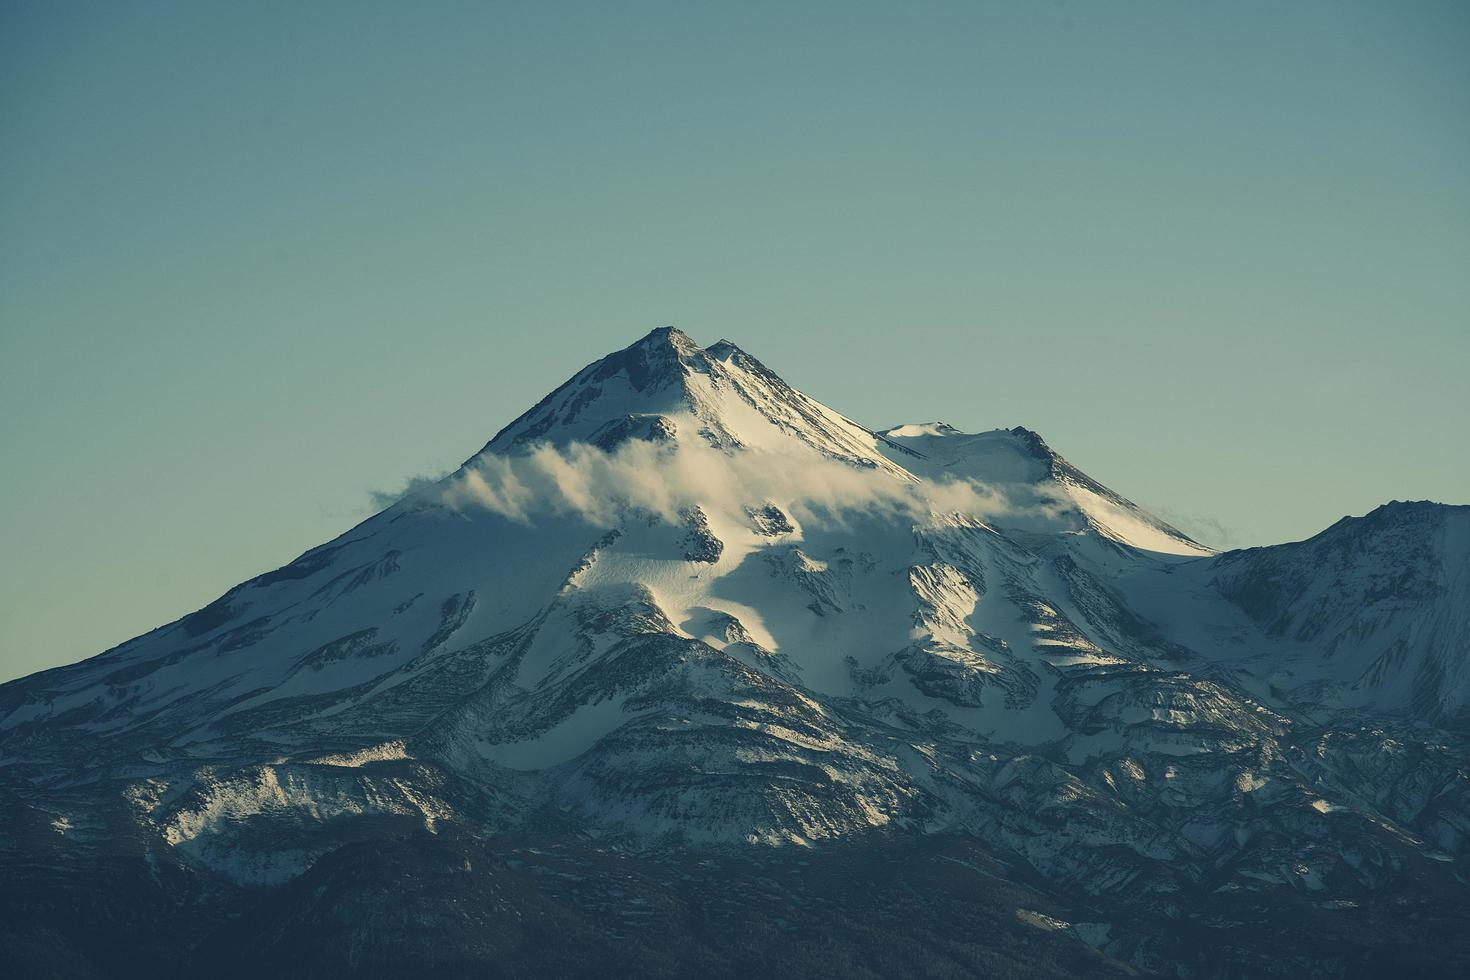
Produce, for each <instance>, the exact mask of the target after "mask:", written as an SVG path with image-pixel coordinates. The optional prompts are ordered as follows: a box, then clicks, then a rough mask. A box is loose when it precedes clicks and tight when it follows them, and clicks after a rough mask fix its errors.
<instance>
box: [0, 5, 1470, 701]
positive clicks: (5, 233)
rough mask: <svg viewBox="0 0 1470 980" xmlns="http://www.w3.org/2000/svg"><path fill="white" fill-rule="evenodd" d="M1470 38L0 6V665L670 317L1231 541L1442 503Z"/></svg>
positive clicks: (256, 555)
mask: <svg viewBox="0 0 1470 980" xmlns="http://www.w3.org/2000/svg"><path fill="white" fill-rule="evenodd" d="M1467 53H1470V4H1465V3H1461V2H1450V3H1443V4H1434V3H1416V2H1404V0H1393V2H1389V0H1385V2H1382V3H1343V2H1330V3H1312V2H1295V3H1290V4H1282V3H1279V2H1263V3H1250V2H1240V3H1181V2H1161V3H1134V2H1128V3H1111V4H1096V3H1075V2H1074V3H1070V4H1069V3H1061V2H1043V3H1021V2H1015V3H993V4H985V3H955V4H932V5H931V4H902V5H900V4H894V3H885V4H862V3H854V2H851V0H847V2H840V3H830V4H829V3H816V2H796V3H789V2H788V3H759V2H741V3H738V4H735V3H731V4H703V3H688V2H684V3H670V4H666V5H654V4H636V5H628V4H605V3H597V4H585V5H581V4H567V3H555V4H548V3H542V2H527V3H464V4H458V3H429V4H399V3H385V4H373V3H367V2H361V0H358V2H351V3H341V4H331V3H302V2H300V0H293V2H288V3H267V2H253V3H233V4H220V3H210V2H200V0H189V2H181V3H149V2H129V3H112V2H99V3H76V2H69V0H43V2H38V3H25V2H19V0H9V2H7V3H5V4H4V5H3V6H0V414H3V418H4V425H3V426H0V460H3V463H0V542H3V544H0V679H4V678H8V677H12V676H17V675H20V674H24V673H28V672H30V671H33V670H36V669H40V668H42V667H47V666H53V665H56V664H60V663H64V662H69V661H73V660H76V659H80V658H81V657H84V656H87V655H90V654H93V653H96V652H98V651H100V650H101V649H103V648H105V647H107V646H110V645H112V644H114V643H116V642H120V641H122V640H124V639H126V638H128V637H130V636H132V635H134V634H137V633H139V632H142V631H144V630H147V629H150V628H152V627H154V626H156V625H159V624H161V623H163V622H166V621H169V620H172V619H174V618H176V617H177V616H179V615H181V614H183V613H186V612H188V611H190V610H193V609H195V608H197V607H199V606H201V605H203V604H204V603H206V602H208V601H209V600H211V599H212V598H214V597H215V596H217V595H218V594H219V593H221V592H222V591H224V590H225V589H226V588H228V587H229V586H231V585H233V584H234V583H236V582H238V581H240V580H242V579H244V578H247V577H249V576H251V575H253V574H256V573H258V572H260V571H263V570H265V569H268V568H273V567H275V566H278V565H280V564H282V563H284V562H286V561H288V560H289V559H291V558H292V557H294V556H295V555H297V554H298V553H300V552H301V551H303V550H305V549H306V548H308V547H310V546H312V545H315V544H317V543H320V542H321V541H324V540H326V539H328V538H330V537H332V536H334V535H336V534H338V533H340V532H341V531H343V530H345V529H346V528H348V527H349V526H351V525H352V524H354V523H355V522H357V521H358V520H360V519H362V518H363V517H365V516H366V515H367V514H368V512H369V501H370V496H369V491H370V490H373V489H391V488H394V487H397V486H401V485H402V484H403V483H404V481H405V480H406V479H407V478H408V477H410V476H412V475H415V474H420V473H433V472H438V471H441V470H443V469H445V468H448V467H452V466H454V465H455V464H457V463H458V462H459V461H461V460H462V459H463V458H464V457H466V456H467V455H469V454H470V453H472V452H473V451H474V450H476V449H478V448H479V446H480V445H481V444H482V443H483V442H484V441H485V440H486V439H487V438H489V436H490V435H492V434H493V433H494V432H495V431H496V430H497V429H498V428H499V427H500V426H501V425H503V424H504V423H505V422H507V421H509V420H510V419H511V418H512V417H514V416H515V415H517V414H519V413H520V412H521V411H523V410H524V409H525V408H527V407H529V406H530V405H531V404H532V403H533V402H535V401H536V400H537V399H538V398H539V397H540V396H541V395H543V394H545V393H546V392H547V391H548V390H550V389H551V388H552V387H554V386H555V385H556V384H558V383H560V382H561V381H562V380H564V379H565V378H566V377H567V376H568V375H570V374H571V373H572V372H574V371H575V370H576V369H578V368H580V367H581V366H582V365H583V364H585V363H586V362H588V361H590V360H592V359H594V358H596V357H598V356H600V355H602V354H604V353H606V352H607V351H609V350H612V349H615V348H618V347H622V346H624V345H626V344H627V343H630V342H631V341H632V340H634V339H636V338H637V337H638V336H640V335H641V334H643V333H645V332H646V331H647V330H648V329H650V328H652V327H655V326H658V325H661V324H675V325H678V326H679V327H681V328H683V329H684V330H686V331H687V332H688V333H690V334H691V335H692V336H693V337H694V338H695V339H696V340H698V341H700V342H701V343H705V344H708V343H712V342H713V341H715V340H717V339H719V338H720V337H722V336H723V337H729V338H730V339H732V340H734V341H735V342H737V343H739V344H740V345H741V346H742V347H744V348H745V349H747V350H749V351H750V352H751V353H753V354H755V355H756V356H758V357H760V358H761V359H763V360H764V361H766V363H767V364H768V365H769V366H771V367H772V368H773V369H775V370H776V371H777V372H779V373H780V374H782V375H783V376H784V377H785V378H786V379H787V380H788V381H790V382H791V383H792V384H795V385H797V386H798V387H800V388H802V389H804V390H806V391H807V392H808V393H810V394H812V395H813V396H815V397H817V398H819V399H821V400H822V401H825V402H827V403H828V404H830V405H832V406H833V407H835V408H837V409H839V410H841V411H843V412H845V413H846V414H848V415H850V416H852V417H853V418H855V419H857V420H858V421H860V422H863V423H865V424H867V425H870V426H873V427H882V426H888V425H892V424H896V423H898V422H902V421H913V420H935V419H942V420H945V421H948V422H951V423H952V424H955V425H957V426H960V427H961V428H965V429H971V430H978V429H986V428H993V427H996V426H1011V425H1017V424H1022V425H1026V426H1027V427H1029V428H1033V429H1036V430H1038V431H1039V432H1041V433H1042V434H1043V435H1044V436H1045V437H1046V438H1047V440H1048V441H1049V442H1050V443H1051V444H1052V445H1053V447H1055V448H1056V449H1057V450H1058V451H1060V452H1061V453H1063V454H1064V455H1066V456H1067V457H1068V458H1069V459H1071V460H1072V461H1073V462H1074V463H1076V464H1077V465H1078V466H1080V467H1081V468H1082V469H1084V470H1085V471H1087V472H1089V473H1090V474H1092V475H1093V476H1095V477H1096V478H1098V479H1100V480H1102V481H1103V482H1104V483H1107V484H1109V485H1111V486H1112V487H1114V488H1115V489H1117V490H1119V491H1120V492H1122V493H1124V494H1125V495H1127V496H1130V497H1132V498H1133V499H1135V500H1137V501H1139V502H1141V503H1144V504H1146V505H1148V506H1151V507H1154V508H1155V509H1157V510H1158V511H1159V512H1161V513H1163V514H1164V515H1165V516H1167V517H1170V518H1173V519H1175V520H1177V521H1179V522H1180V523H1181V524H1182V525H1184V526H1185V527H1186V528H1190V529H1194V530H1196V531H1198V533H1200V535H1201V536H1202V537H1204V538H1205V539H1206V540H1209V541H1210V542H1211V543H1214V544H1236V545H1248V544H1263V543H1270V542H1276V541H1282V540H1289V539H1297V538H1301V537H1305V536H1307V535H1310V534H1312V533H1314V532H1316V531H1317V530H1319V529H1321V528H1322V527H1324V526H1326V525H1328V524H1330V523H1331V522H1332V521H1334V520H1336V519H1337V518H1339V517H1341V516H1342V515H1344V514H1361V513H1364V512H1366V511H1367V510H1369V509H1371V508H1372V507H1374V506H1375V505H1377V504H1378V503H1381V502H1383V501H1386V500H1389V499H1393V498H1400V499H1403V498H1425V497H1427V498H1431V499H1436V500H1442V501H1447V502H1457V503H1465V502H1470V452H1467V451H1466V445H1467V436H1466V431H1467V422H1470V56H1467ZM1211 522H1214V523H1215V524H1217V525H1219V527H1215V526H1214V525H1212V524H1211ZM1220 528H1223V529H1224V530H1223V531H1222V530H1221V529H1220Z"/></svg>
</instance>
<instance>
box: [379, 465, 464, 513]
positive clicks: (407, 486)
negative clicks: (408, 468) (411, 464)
mask: <svg viewBox="0 0 1470 980" xmlns="http://www.w3.org/2000/svg"><path fill="white" fill-rule="evenodd" d="M448 475H449V473H448V472H443V473H440V474H439V475H438V476H414V477H409V478H408V480H407V481H406V482H405V483H404V484H403V486H402V488H400V489H398V490H369V491H368V499H369V500H371V501H372V504H373V509H374V510H385V509H387V508H389V507H392V506H393V505H394V504H396V503H398V501H400V500H402V499H403V498H404V497H407V496H408V495H409V494H412V493H418V492H419V491H420V490H426V489H428V488H429V487H432V486H433V485H434V484H436V483H438V482H439V481H440V480H442V479H444V478H445V477H446V476H448Z"/></svg>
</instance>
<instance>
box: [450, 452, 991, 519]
mask: <svg viewBox="0 0 1470 980" xmlns="http://www.w3.org/2000/svg"><path fill="white" fill-rule="evenodd" d="M442 499H443V502H444V503H445V504H447V505H449V506H451V507H455V508H460V509H463V508H468V507H484V508H487V509H489V510H491V511H494V512H495V513H497V514H500V515H502V516H504V517H506V518H509V519H510V520H513V521H517V522H521V523H534V522H535V520H536V519H537V518H538V517H540V516H543V515H547V516H555V515H568V514H572V515H577V516H579V517H581V518H582V519H584V520H586V521H588V522H589V523H592V524H595V525H598V526H605V527H611V526H613V525H615V524H616V523H617V522H618V521H619V519H620V518H621V516H622V515H623V514H624V513H625V512H626V511H627V510H629V509H632V508H636V509H639V510H642V511H645V512H649V513H652V514H654V515H657V516H658V517H660V518H662V519H664V520H667V521H670V522H678V521H679V520H680V516H679V515H680V512H681V511H684V510H686V509H688V508H691V507H695V506H698V507H701V508H703V509H704V510H705V511H707V512H711V513H713V512H721V513H728V514H738V513H740V512H741V511H743V509H744V508H745V507H748V506H758V505H762V504H765V503H774V504H776V505H777V506H779V507H781V508H782V509H784V510H787V511H788V512H790V513H792V514H794V515H795V516H796V517H797V518H798V519H802V518H803V517H809V516H812V515H814V514H818V513H822V514H824V515H826V516H828V517H829V518H835V519H838V520H840V519H841V518H842V515H844V514H846V513H852V512H880V513H886V514H892V515H903V516H906V517H910V518H913V519H919V520H922V519H925V518H928V517H930V516H932V515H934V514H936V513H950V512H955V511H958V512H961V513H964V514H967V515H970V516H974V517H978V518H980V519H987V518H992V517H996V516H1000V515H1002V514H1004V513H1006V512H1007V511H1008V510H1009V509H1010V507H1009V504H1008V503H1007V501H1006V500H1005V498H1003V497H1002V496H1001V495H1000V494H999V493H998V492H996V491H994V490H992V489H989V488H987V487H984V486H981V485H979V484H977V483H974V482H971V481H967V480H946V481H942V482H932V481H915V482H905V481H903V480H901V479H898V478H896V477H895V476H894V475H893V474H891V473H888V472H884V471H881V470H875V469H866V468H863V467H859V466H853V465H850V464H847V463H843V462H839V461H837V460H831V459H827V458H825V457H822V456H819V455H817V454H815V453H813V452H811V451H809V450H806V449H805V447H796V448H794V449H793V450H792V451H789V452H787V451H777V450H771V449H762V448H753V447H752V448H746V449H743V450H740V451H738V452H733V453H732V452H726V451H723V450H720V449H716V448H714V447H711V446H708V445H705V444H703V443H699V442H693V441H691V442H689V443H684V444H679V445H677V446H671V445H668V444H659V443H652V442H645V441H642V440H634V441H629V442H627V443H624V444H623V445H622V446H620V447H618V448H617V449H616V450H614V451H612V452H606V451H604V450H602V449H599V448H597V447H594V446H589V445H586V444H579V443H574V444H572V445H569V446H566V447H563V448H558V447H555V446H551V445H546V444H543V445H540V446H537V447H536V448H534V449H532V450H531V451H530V452H529V453H526V454H525V455H517V456H498V455H489V456H484V457H481V458H480V459H478V460H476V461H474V462H473V463H472V464H471V465H469V466H467V467H466V468H465V469H464V470H462V471H461V472H460V473H458V474H456V475H455V476H454V477H453V478H451V479H450V481H449V482H448V483H447V485H446V486H445V488H444V490H443V498H442Z"/></svg>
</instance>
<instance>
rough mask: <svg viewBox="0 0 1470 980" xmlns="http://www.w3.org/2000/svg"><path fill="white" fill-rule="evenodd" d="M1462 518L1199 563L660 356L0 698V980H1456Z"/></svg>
mask: <svg viewBox="0 0 1470 980" xmlns="http://www.w3.org/2000/svg"><path fill="white" fill-rule="evenodd" d="M1467 734H1470V507H1467V506H1445V505H1441V504H1435V503H1426V502H1412V503H1404V502H1393V503H1388V504H1385V505H1383V506H1382V507H1379V508H1378V509H1377V510H1375V511H1373V512H1372V513H1370V514H1368V515H1366V516H1363V517H1347V518H1343V519H1342V520H1341V521H1339V522H1338V523H1336V524H1334V525H1332V526H1331V527H1329V528H1327V529H1326V530H1324V531H1323V532H1322V533H1320V534H1318V535H1317V536H1316V537H1313V538H1311V539H1309V540H1306V541H1300V542H1295V543H1291V544H1283V545H1277V546H1274V547H1267V548H1252V549H1247V550H1243V551H1231V552H1226V553H1218V554H1217V553H1215V552H1214V551H1212V550H1211V549H1209V548H1207V547H1204V546H1202V545H1200V544H1198V543H1197V542H1195V541H1193V540H1191V539H1190V538H1189V537H1188V536H1187V535H1186V534H1184V533H1182V532H1180V531H1179V530H1177V529H1175V528H1173V527H1171V526H1170V525H1169V524H1167V523H1165V522H1164V521H1162V520H1160V519H1158V518H1157V517H1155V516H1153V515H1151V514H1149V513H1147V512H1146V511H1144V510H1143V509H1141V508H1140V507H1138V506H1136V505H1134V504H1133V503H1131V502H1129V501H1128V500H1127V499H1125V498H1124V497H1123V496H1121V495H1119V494H1118V493H1116V492H1114V491H1113V490H1110V489H1108V488H1107V487H1106V486H1104V485H1103V484H1101V483H1099V482H1097V481H1096V480H1094V479H1093V478H1092V477H1090V476H1088V475H1086V474H1084V473H1082V472H1080V471H1078V470H1077V469H1076V468H1075V467H1073V466H1072V465H1071V464H1069V463H1068V462H1067V461H1066V460H1065V459H1063V458H1061V457H1060V456H1058V455H1057V454H1056V453H1055V452H1053V451H1052V450H1051V448H1049V447H1048V445H1047V444H1046V442H1045V441H1043V439H1042V438H1041V437H1040V436H1039V435H1037V434H1036V433H1034V432H1030V431H1028V430H1026V429H1022V428H1012V429H996V430H994V431H989V432H981V433H978V434H971V433H965V432H961V431H959V430H957V429H955V428H952V427H950V426H948V425H945V424H941V423H912V424H905V425H899V426H897V427H895V428H890V429H886V430H882V431H874V430H870V429H867V428H865V427H863V426H862V425H859V424H857V423H855V422H853V421H851V420H849V419H848V418H846V417H844V416H843V415H841V414H840V413H838V412H836V411H834V410H833V409H830V408H827V407H826V406H824V405H822V404H819V403H818V402H816V401H814V400H812V399H811V398H808V397H807V396H805V395H803V394H802V393H801V392H799V391H796V390H795V389H793V388H791V387H790V386H788V385H787V384H786V383H785V382H783V381H782V380H781V378H779V377H778V376H777V375H776V374H774V373H773V372H772V371H771V370H770V369H768V368H766V367H765V366H764V365H763V364H762V363H761V362H759V361H757V360H756V359H755V358H754V357H752V356H751V355H750V354H747V353H745V352H744V351H742V350H741V349H740V348H738V347H736V346H735V345H734V344H732V343H729V342H727V341H720V342H719V343H717V344H714V345H713V346H710V347H705V348H701V347H699V346H698V345H697V344H696V343H695V342H694V341H692V340H691V339H690V338H689V337H687V336H686V335H684V334H683V333H680V332H679V331H677V330H674V329H672V328H663V329H659V330H655V331H653V332H652V333H650V334H649V335H648V336H646V337H644V338H643V339H641V340H639V341H638V342H637V343H635V344H633V345H632V346H630V347H628V348H627V349H625V350H622V351H619V352H617V353H614V354H611V355H609V356H607V357H605V358H603V359H601V360H599V361H597V362H595V363H593V364H591V365H589V366H587V367H586V368H584V369H582V370H581V371H580V372H578V373H577V374H576V375H574V376H573V377H572V378H571V379H570V380H569V381H567V382H566V383H565V384H564V385H562V386H561V387H560V388H558V389H556V390H555V391H554V392H552V393H551V394H550V395H548V396H547V397H546V398H545V399H543V400H542V401H541V402H540V403H539V404H537V405H536V406H534V407H533V408H531V409H530V411H528V412H526V413H525V414H524V415H522V416H521V417H520V418H518V419H516V420H515V421H513V422H511V423H510V425H508V426H506V427H505V428H504V429H502V430H501V431H500V432H499V433H498V434H497V435H496V436H495V437H494V438H493V439H491V440H490V442H489V443H488V444H486V445H485V447H484V448H483V449H481V450H480V451H479V452H477V453H475V454H474V455H473V456H472V457H470V458H469V460H467V461H466V462H465V463H464V464H463V465H462V466H460V467H459V468H458V469H457V470H456V471H455V472H453V473H452V474H451V475H449V476H448V477H446V478H444V479H443V480H441V481H439V482H438V483H436V484H434V485H433V486H430V487H426V488H423V489H419V490H416V491H415V492H412V493H410V494H409V495H408V496H406V497H405V498H404V499H402V500H400V501H398V502H397V503H395V504H393V505H392V506H390V507H388V508H387V509H386V510H383V511H382V512H381V513H378V514H376V515H375V516H373V517H371V518H369V519H368V520H366V521H364V522H363V523H361V524H359V525H358V526H357V527H354V528H353V529H352V530H350V531H348V532H347V533H345V534H343V535H342V536H341V537H339V538H337V539H336V540H334V541H331V542H328V543H326V544H324V545H321V546H320V547H317V548H314V549H312V550H310V551H308V552H306V553H305V554H303V555H302V556H301V557H299V558H297V559H296V560H295V561H293V562H291V563H290V564H288V565H285V566H284V567H282V568H279V569H277V570H275V571H272V572H269V573H267V574H264V575H261V576H259V577H258V578H254V579H252V580H250V581H248V582H244V583H242V584H240V585H238V586H236V587H235V588H233V589H231V590H230V591H228V592H226V593H225V594H224V595H222V596H220V597H219V598H218V599H217V600H215V601H214V602H212V603H210V604H209V605H208V606H205V607H204V608H203V609H200V610H199V611H197V612H194V613H192V614H190V615H188V616H185V617H184V618H182V619H180V620H178V621H177V622H174V623H170V624H168V625H166V626H162V627H160V628H158V629H156V630H154V631H153V632H151V633H148V634H146V635H144V636H140V637H137V638H136V639H132V640H129V641H128V642H126V643H123V644H121V645H120V646H117V647H114V648H113V649H111V650H108V651H106V652H104V653H101V654H99V655H98V656H95V657H93V658H91V659H89V660H86V661H83V662H81V663H78V664H74V665H71V666H67V667H61V668H57V669H55V670H48V671H44V672H42V673H39V674H35V675H33V676H31V677H27V678H24V679H21V680H17V681H14V682H11V683H9V684H5V685H3V686H0V814H3V821H0V871H3V875H0V972H3V973H4V975H6V976H11V977H23V976H57V977H132V976H148V977H170V976H179V977H182V976H200V975H213V976H250V977H262V976H274V977H305V976H323V975H357V976H434V975H442V976H469V975H474V976H516V977H522V976H523V977H558V976H586V975H593V976H638V977H676V976H706V977H746V976H826V977H838V976H841V977H893V976H928V977H945V978H954V977H1060V976H1067V977H1073V976H1079V977H1094V976H1096V977H1113V976H1166V977H1257V976H1281V977H1342V976H1381V975H1389V974H1392V975H1399V976H1404V975H1409V976H1465V975H1467V973H1470V930H1467V928H1466V926H1467V925H1470V882H1467V880H1466V875H1467V873H1470V846H1467V843H1470V777H1467V771H1470V738H1467Z"/></svg>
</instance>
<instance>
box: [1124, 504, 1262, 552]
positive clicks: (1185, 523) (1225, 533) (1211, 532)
mask: <svg viewBox="0 0 1470 980" xmlns="http://www.w3.org/2000/svg"><path fill="white" fill-rule="evenodd" d="M1144 509H1145V510H1147V511H1149V513H1151V514H1153V515H1155V516H1156V517H1160V518H1162V519H1163V520H1165V521H1168V522H1169V523H1170V524H1172V525H1174V526H1175V527H1177V528H1178V529H1179V530H1181V531H1183V532H1184V533H1185V534H1187V535H1189V536H1190V537H1191V538H1194V540H1196V541H1198V542H1199V543H1200V544H1203V545H1208V546H1209V547H1211V548H1214V549H1215V550H1216V551H1225V550H1228V549H1230V548H1233V547H1235V546H1236V545H1237V544H1238V543H1239V541H1240V535H1239V534H1238V533H1237V532H1236V530H1235V529H1234V528H1232V527H1229V526H1227V525H1225V524H1222V523H1220V522H1219V521H1217V520H1215V519H1214V518H1213V517H1202V516H1200V515H1198V514H1183V513H1180V512H1179V511H1177V510H1173V509H1172V508H1169V507H1154V506H1145V508H1144Z"/></svg>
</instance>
